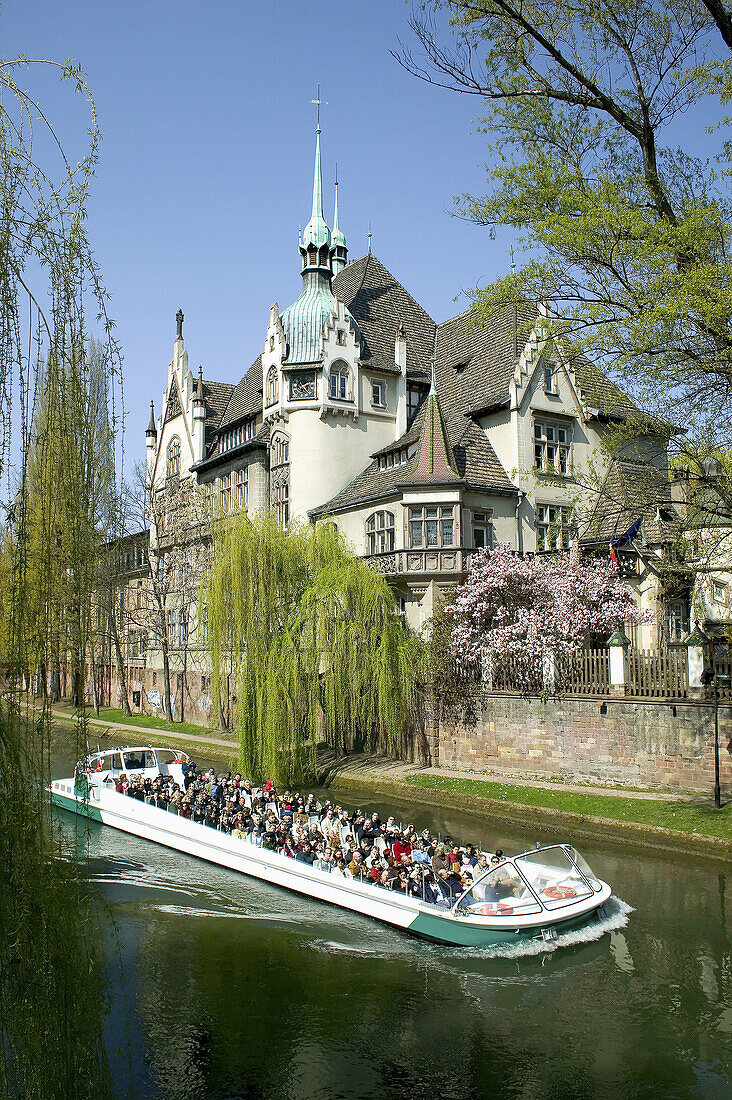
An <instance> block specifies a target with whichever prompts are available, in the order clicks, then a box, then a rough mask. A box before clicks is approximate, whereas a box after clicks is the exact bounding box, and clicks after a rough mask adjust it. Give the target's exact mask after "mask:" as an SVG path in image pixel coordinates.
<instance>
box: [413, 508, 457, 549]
mask: <svg viewBox="0 0 732 1100" xmlns="http://www.w3.org/2000/svg"><path fill="white" fill-rule="evenodd" d="M409 545H410V546H412V547H415V548H417V547H426V548H428V549H429V548H431V547H434V546H454V545H455V517H454V508H453V507H452V505H449V506H448V507H446V508H440V507H438V506H437V505H424V506H423V507H421V508H410V509H409Z"/></svg>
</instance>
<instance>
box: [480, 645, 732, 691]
mask: <svg viewBox="0 0 732 1100" xmlns="http://www.w3.org/2000/svg"><path fill="white" fill-rule="evenodd" d="M716 667H717V671H718V673H719V675H720V676H722V677H723V678H722V679H721V680H720V681H719V682H718V690H719V697H720V699H722V698H724V699H728V698H732V658H730V659H725V660H724V661H722V660H720V659H719V658H718V659H717V662H716ZM535 681H538V682H535ZM483 682H484V685H485V687H486V688H487V690H489V691H491V690H492V691H500V692H516V693H517V694H520V695H536V694H539V693H541V691H542V689H543V687H544V686H545V685H544V684H543V683H542V682H541V678H540V677H537V676H536V675H527V673H526V671H525V669H524V667H523V665H522V662H521V661H520V660H517V659H515V658H507V657H503V658H501V659H500V660H496V659H494V660H493V661H492V662H491V663H490V666H489V673H488V675H487V676H485V677H484V681H483ZM546 686H547V687H549V685H548V684H547V685H546ZM615 686H616V687H620V685H615ZM550 690H551V689H550ZM620 691H621V693H622V692H623V688H622V687H620ZM552 693H557V694H561V695H609V694H610V693H611V684H610V651H609V650H608V649H607V648H604V649H584V650H581V651H580V652H579V653H576V654H574V655H573V656H572V657H570V658H569V659H568V660H567V661H565V662H562V664H561V665H557V666H556V667H555V669H554V685H553V692H552ZM624 693H625V695H626V696H629V697H632V698H640V699H686V698H687V697H688V695H689V673H688V660H687V651H686V649H685V648H684V647H679V648H678V649H676V648H674V649H660V650H651V649H635V648H633V647H629V648H628V650H627V652H626V654H625V688H624Z"/></svg>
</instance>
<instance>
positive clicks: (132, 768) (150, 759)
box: [124, 749, 157, 772]
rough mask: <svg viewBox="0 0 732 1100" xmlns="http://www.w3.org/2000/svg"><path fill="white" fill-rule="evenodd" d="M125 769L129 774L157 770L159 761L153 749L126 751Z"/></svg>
mask: <svg viewBox="0 0 732 1100" xmlns="http://www.w3.org/2000/svg"><path fill="white" fill-rule="evenodd" d="M124 762H125V769H126V770H127V772H138V771H144V770H145V769H146V768H156V767H157V761H156V759H155V753H154V751H153V750H152V749H126V750H125V751H124Z"/></svg>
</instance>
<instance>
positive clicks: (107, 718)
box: [54, 707, 221, 737]
mask: <svg viewBox="0 0 732 1100" xmlns="http://www.w3.org/2000/svg"><path fill="white" fill-rule="evenodd" d="M54 709H55V708H54ZM70 713H71V712H70ZM88 713H89V717H90V718H96V717H97V714H96V711H94V710H90V711H89V712H88ZM99 721H101V722H119V723H121V724H122V725H124V726H131V727H133V728H134V727H136V726H137V727H140V726H142V727H144V728H146V729H156V730H165V732H166V733H168V734H170V735H171V736H173V735H174V734H176V733H187V734H192V735H193V736H194V737H201V736H204V737H205V735H206V734H207V733H211V734H214V733H215V734H216V735H217V736H219V737H220V736H221V733H220V731H219V730H213V729H208V728H207V727H206V726H199V725H196V723H195V722H168V721H167V720H166V719H165V718H156V717H155V716H154V715H152V714H128V715H125V714H123V713H122V711H121V710H117V709H116V708H115V707H100V708H99Z"/></svg>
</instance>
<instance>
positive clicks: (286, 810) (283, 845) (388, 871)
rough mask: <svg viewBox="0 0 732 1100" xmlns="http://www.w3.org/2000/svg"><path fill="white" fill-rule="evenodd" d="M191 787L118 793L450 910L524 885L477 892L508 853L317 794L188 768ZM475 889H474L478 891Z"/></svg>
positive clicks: (509, 879)
mask: <svg viewBox="0 0 732 1100" xmlns="http://www.w3.org/2000/svg"><path fill="white" fill-rule="evenodd" d="M183 773H184V787H183V789H181V787H180V784H178V783H176V782H175V781H174V779H173V777H172V776H163V775H158V776H157V777H156V778H155V779H152V778H143V777H142V776H139V775H132V776H130V778H129V779H128V777H127V776H126V775H121V776H120V777H119V779H118V780H117V781H116V787H117V791H118V792H119V793H120V794H125V795H127V796H129V797H130V798H137V799H139V800H140V801H142V802H145V803H147V804H148V805H151V806H157V807H158V808H159V809H162V810H167V811H168V812H169V813H173V814H180V816H181V817H185V818H189V819H190V820H192V821H197V822H199V823H200V824H202V825H207V826H209V827H210V828H212V829H220V830H221V831H222V832H225V833H230V834H231V835H232V836H234V837H236V838H238V839H241V840H248V841H250V842H251V843H254V844H257V845H260V846H261V847H263V848H266V849H268V850H269V851H272V852H278V853H279V854H280V855H283V856H287V857H289V858H290V859H295V860H299V861H300V862H301V863H307V864H310V865H311V866H312V867H314V868H316V869H317V870H319V871H326V872H330V873H331V874H333V875H339V876H341V877H343V878H346V879H359V880H361V881H363V882H368V883H373V884H374V885H375V886H379V887H382V888H383V889H386V890H401V891H402V893H404V894H407V895H408V896H410V897H414V898H419V899H421V900H423V901H428V902H431V903H433V904H438V905H439V904H442V905H445V904H447V905H450V904H452V903H453V901H454V900H455V899H456V898H458V897H460V896H461V895H462V894H464V893H465V891H466V890H470V889H472V894H471V895H468V898H467V900H468V901H486V902H500V901H502V900H504V899H505V898H507V897H510V896H515V897H518V896H520V894H521V893H522V892H523V890H524V884H523V883H521V882H519V881H518V880H517V879H516V878H515V876H514V875H513V874H512V873H511V872H510V871H509V869H508V868H506V869H505V872H504V874H503V876H502V877H501V876H500V875H494V876H492V878H491V882H490V884H487V883H482V884H478V882H477V880H478V879H480V878H482V877H483V876H484V875H485V874H486V872H487V871H488V870H490V868H491V866H495V867H497V866H498V865H500V864H501V863H502V862H503V853H502V852H501V851H497V852H496V853H495V854H494V855H491V856H488V855H486V853H484V852H480V851H478V850H477V849H476V847H475V846H474V845H473V844H466V845H463V846H460V845H458V844H456V843H454V842H453V840H452V838H451V837H449V836H446V837H445V839H444V841H440V840H436V839H435V838H434V837H433V836H432V835H431V834H430V831H429V829H425V830H424V831H423V832H422V833H420V834H419V835H418V834H417V832H416V830H415V828H414V825H412V824H409V825H407V827H406V828H401V827H400V826H398V825H397V824H396V822H395V820H394V818H393V817H390V818H389V819H388V820H387V821H382V820H381V818H380V816H379V814H378V813H372V814H370V815H364V814H362V813H361V811H360V810H356V811H355V812H354V813H352V814H349V813H348V811H347V810H345V809H344V808H343V807H342V806H336V805H333V804H332V803H331V802H329V801H326V802H323V803H321V802H320V801H319V800H318V799H317V798H316V797H315V795H314V794H308V795H307V796H305V795H303V794H300V793H298V792H296V791H290V790H285V791H282V792H281V793H280V792H278V791H277V790H276V789H275V788H274V786H273V785H272V783H271V782H270V781H267V783H265V785H264V787H261V788H260V787H256V786H255V785H254V784H253V783H252V782H251V780H249V779H243V778H242V777H241V775H239V774H238V773H237V774H236V775H232V774H231V772H226V774H225V775H224V776H222V777H219V776H217V775H216V773H215V771H214V769H213V768H211V769H209V771H207V772H201V771H199V770H197V768H196V765H195V763H194V762H193V761H186V763H185V764H184V766H183ZM474 882H475V883H476V886H475V887H473V883H474Z"/></svg>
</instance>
